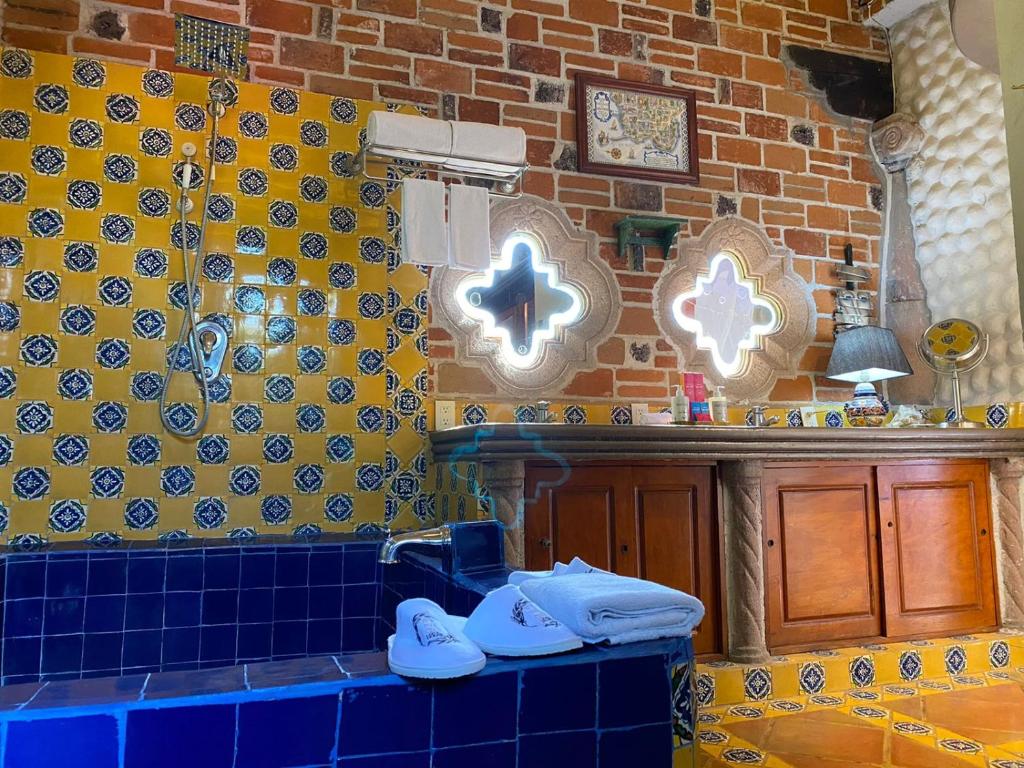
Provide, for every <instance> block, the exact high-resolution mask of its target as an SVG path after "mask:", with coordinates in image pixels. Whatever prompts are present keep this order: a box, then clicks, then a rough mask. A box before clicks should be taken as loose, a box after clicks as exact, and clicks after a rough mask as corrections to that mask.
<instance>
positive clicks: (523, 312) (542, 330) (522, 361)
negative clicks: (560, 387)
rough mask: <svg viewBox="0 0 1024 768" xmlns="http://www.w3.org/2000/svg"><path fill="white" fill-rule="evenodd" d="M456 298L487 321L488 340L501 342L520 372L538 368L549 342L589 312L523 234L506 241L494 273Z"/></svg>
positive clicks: (470, 280) (477, 277) (471, 280)
mask: <svg viewBox="0 0 1024 768" xmlns="http://www.w3.org/2000/svg"><path fill="white" fill-rule="evenodd" d="M456 300H457V301H458V304H459V306H460V308H461V309H462V311H463V312H465V313H466V315H467V316H468V317H470V318H472V319H474V320H476V321H478V322H479V323H481V325H482V326H483V335H484V336H485V337H487V338H492V339H497V340H498V341H499V344H500V347H501V354H502V355H503V357H504V358H505V359H506V360H507V361H508V362H509V363H510V364H512V365H513V366H515V367H517V368H528V367H529V366H531V365H533V364H534V363H535V362H536V361H537V359H538V357H539V356H540V354H541V352H542V350H543V346H544V343H545V342H546V341H548V340H550V339H554V338H555V337H556V336H557V335H558V332H559V329H560V328H563V327H565V326H567V325H571V324H572V323H575V322H577V321H578V320H579V319H580V317H581V316H582V314H583V297H582V296H581V295H580V293H579V291H577V290H576V289H575V288H573V287H572V286H571V285H568V284H566V283H563V282H560V281H559V279H558V270H557V269H556V267H555V266H554V265H553V264H551V263H549V262H548V261H547V260H546V259H545V257H544V253H543V248H542V246H541V243H540V241H539V240H538V239H537V238H535V237H533V236H532V235H530V234H527V233H523V232H516V233H513V234H512V235H510V236H509V237H508V238H507V239H506V240H505V242H504V244H503V245H502V248H501V254H500V255H499V257H498V258H497V259H496V260H494V261H492V262H491V268H490V269H488V270H487V271H486V272H483V273H482V274H474V275H470V276H468V277H466V278H465V279H463V280H462V281H461V282H460V283H459V286H458V289H457V290H456Z"/></svg>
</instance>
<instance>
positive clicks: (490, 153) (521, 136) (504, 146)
mask: <svg viewBox="0 0 1024 768" xmlns="http://www.w3.org/2000/svg"><path fill="white" fill-rule="evenodd" d="M451 126H452V127H451V131H452V151H451V155H452V157H453V161H452V162H453V163H460V162H462V161H464V160H477V161H486V162H488V163H496V164H498V165H522V164H523V163H525V162H526V131H524V130H523V129H522V128H509V127H505V126H500V125H489V124H487V123H468V122H466V123H464V122H453V123H452V124H451Z"/></svg>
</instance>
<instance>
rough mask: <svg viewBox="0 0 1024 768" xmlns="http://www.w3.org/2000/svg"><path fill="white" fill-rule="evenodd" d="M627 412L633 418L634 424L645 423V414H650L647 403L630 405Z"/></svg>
mask: <svg viewBox="0 0 1024 768" xmlns="http://www.w3.org/2000/svg"><path fill="white" fill-rule="evenodd" d="M629 411H630V413H631V414H632V416H633V423H634V424H646V423H647V414H648V413H650V407H649V406H648V405H647V403H630V405H629Z"/></svg>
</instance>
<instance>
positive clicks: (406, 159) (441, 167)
mask: <svg viewBox="0 0 1024 768" xmlns="http://www.w3.org/2000/svg"><path fill="white" fill-rule="evenodd" d="M480 162H486V161H482V160H480V159H479V158H472V157H459V156H455V155H437V154H434V153H431V152H421V151H419V150H413V149H409V148H408V147H392V146H387V145H384V144H372V145H367V146H364V147H362V148H361V149H360V150H359V152H357V153H356V154H355V155H353V156H352V158H351V160H350V161H349V164H348V171H349V173H351V174H352V175H353V176H357V175H362V176H363V177H364V178H367V179H370V180H372V181H380V182H383V183H385V184H401V183H402V181H403V178H402V177H401V176H397V177H395V176H386V175H385V176H381V175H377V174H374V173H372V172H371V171H370V166H371V165H373V164H377V163H379V164H381V165H385V166H387V165H395V164H398V165H402V166H405V167H407V168H409V169H411V171H412V172H421V171H425V172H432V173H436V174H437V175H438V176H439V177H447V178H453V179H459V180H461V181H465V180H466V179H475V180H479V181H489V182H493V183H494V186H493V187H492V188H491V189H490V190H489V191H490V194H492V195H494V196H495V197H503V198H517V197H520V196H521V195H522V194H523V190H522V180H523V174H525V173H526V171H527V169H529V167H530V166H529V165H527V164H525V163H524V164H523V165H506V164H504V163H487V164H488V165H490V166H493V167H494V170H493V172H492V171H488V170H486V169H472V170H469V169H466V168H464V167H462V164H465V163H480ZM410 175H411V174H410Z"/></svg>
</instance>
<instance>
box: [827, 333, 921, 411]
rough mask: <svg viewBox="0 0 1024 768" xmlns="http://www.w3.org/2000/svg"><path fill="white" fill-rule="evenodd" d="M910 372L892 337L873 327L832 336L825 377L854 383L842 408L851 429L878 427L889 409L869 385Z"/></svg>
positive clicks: (900, 350) (911, 370)
mask: <svg viewBox="0 0 1024 768" xmlns="http://www.w3.org/2000/svg"><path fill="white" fill-rule="evenodd" d="M913 372H914V370H913V369H912V368H911V367H910V362H909V361H908V360H907V356H906V355H905V354H903V350H902V349H901V348H900V343H899V341H897V340H896V334H894V333H893V332H892V331H891V330H890V329H888V328H879V327H878V326H877V325H862V326H860V327H857V328H851V329H850V330H848V331H843V332H842V333H840V334H838V335H837V336H836V340H835V346H833V347H832V357H831V358H829V361H828V370H826V371H825V376H826V377H827V378H829V379H836V380H838V381H852V382H855V383H856V385H857V386H856V387H855V388H854V391H853V399H852V400H849V401H847V402H846V404H845V406H844V409H845V411H846V417H847V420H848V421H849V422H850V425H851V426H854V427H878V426H881V425H882V423H883V422H884V421H885V416H886V414H887V413H888V412H889V407H888V405H886V404H885V403H884V402H882V400H880V399H879V397H878V393H877V392H876V391H875V385H874V383H873V382H876V381H883V380H885V379H895V378H898V377H900V376H907V375H909V374H912V373H913Z"/></svg>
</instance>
